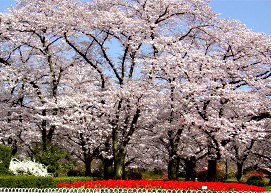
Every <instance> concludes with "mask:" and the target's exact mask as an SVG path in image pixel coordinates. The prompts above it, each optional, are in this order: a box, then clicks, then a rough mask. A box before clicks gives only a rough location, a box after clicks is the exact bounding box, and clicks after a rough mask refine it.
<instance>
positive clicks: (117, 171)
mask: <svg viewBox="0 0 271 193" xmlns="http://www.w3.org/2000/svg"><path fill="white" fill-rule="evenodd" d="M124 156H125V155H124V149H123V148H121V149H119V151H118V152H117V153H116V156H115V157H114V179H116V180H118V179H124V169H125V168H124Z"/></svg>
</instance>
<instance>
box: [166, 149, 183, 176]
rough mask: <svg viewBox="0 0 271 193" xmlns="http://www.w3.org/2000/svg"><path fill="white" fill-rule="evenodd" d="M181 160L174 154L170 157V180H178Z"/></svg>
mask: <svg viewBox="0 0 271 193" xmlns="http://www.w3.org/2000/svg"><path fill="white" fill-rule="evenodd" d="M179 165H180V158H179V157H178V156H177V155H176V154H174V155H170V158H169V163H168V179H169V180H178V174H179Z"/></svg>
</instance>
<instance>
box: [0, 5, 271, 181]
mask: <svg viewBox="0 0 271 193" xmlns="http://www.w3.org/2000/svg"><path fill="white" fill-rule="evenodd" d="M0 22H1V25H0V39H1V40H0V46H1V52H0V62H1V64H0V70H1V79H0V86H1V92H0V95H1V97H0V102H1V109H0V110H1V112H0V113H1V120H0V121H1V130H0V136H1V141H2V143H5V144H7V143H10V144H13V146H14V147H13V150H14V152H13V153H14V154H15V153H16V151H17V150H18V149H16V148H17V147H22V148H21V149H19V150H20V151H19V150H18V151H19V152H18V153H22V152H28V153H29V152H30V153H31V151H32V148H31V147H32V146H33V144H35V143H41V144H43V147H44V149H46V148H47V147H48V146H47V145H46V144H48V142H53V143H59V144H61V145H62V146H63V147H64V148H65V149H66V150H68V151H70V152H71V153H72V154H73V155H74V156H77V157H78V158H79V159H81V160H82V161H83V162H84V163H85V168H86V175H90V163H91V161H92V160H93V158H99V159H101V160H102V161H103V164H104V176H105V178H106V177H107V176H108V173H109V169H110V168H111V167H112V166H113V167H114V178H115V179H120V178H123V176H124V171H125V166H127V165H129V164H134V165H135V166H139V167H156V168H164V167H165V166H167V169H168V177H169V179H170V180H173V179H177V177H178V172H179V169H180V168H179V167H180V165H181V163H182V164H183V165H184V168H185V170H186V171H187V172H186V174H187V179H193V173H194V170H195V168H196V163H197V161H198V160H201V159H203V158H207V160H208V172H207V173H208V176H207V177H208V181H212V180H214V179H215V177H216V164H217V161H218V160H220V159H224V158H227V159H232V160H234V161H235V162H236V164H237V166H238V176H237V178H238V179H240V178H241V175H242V171H243V166H244V163H245V162H246V161H247V160H248V159H249V158H252V157H253V156H254V158H253V160H254V161H255V160H259V163H258V164H260V165H261V167H264V168H268V166H270V159H269V158H270V151H269V145H270V133H269V132H270V128H269V118H270V117H271V114H270V113H271V112H270V88H271V82H270V75H271V71H270V67H271V66H270V64H271V58H270V51H271V41H270V38H268V37H267V36H266V35H265V34H262V33H254V32H252V31H251V30H249V29H247V28H246V27H245V26H244V25H242V24H240V23H239V22H237V21H232V20H228V19H221V18H219V17H218V16H217V15H216V14H215V13H214V12H213V10H212V9H211V8H210V6H209V3H208V1H206V0H189V1H186V0H151V1H149V0H106V1H105V0H95V1H90V2H81V1H76V0H64V1H63V0H46V1H44V0H31V1H30V0H19V1H18V2H17V5H16V7H15V8H13V9H11V10H10V11H9V13H1V15H0ZM22 149H23V150H22ZM256 158H257V159H256ZM268 164H269V165H268ZM268 171H269V172H270V170H268Z"/></svg>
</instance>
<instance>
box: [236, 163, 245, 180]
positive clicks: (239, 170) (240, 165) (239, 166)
mask: <svg viewBox="0 0 271 193" xmlns="http://www.w3.org/2000/svg"><path fill="white" fill-rule="evenodd" d="M243 165H244V162H237V175H236V178H237V181H238V182H240V180H241V177H242V175H243Z"/></svg>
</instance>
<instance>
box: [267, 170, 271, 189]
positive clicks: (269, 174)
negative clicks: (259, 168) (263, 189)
mask: <svg viewBox="0 0 271 193" xmlns="http://www.w3.org/2000/svg"><path fill="white" fill-rule="evenodd" d="M268 177H269V183H268V185H269V186H271V172H268Z"/></svg>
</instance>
